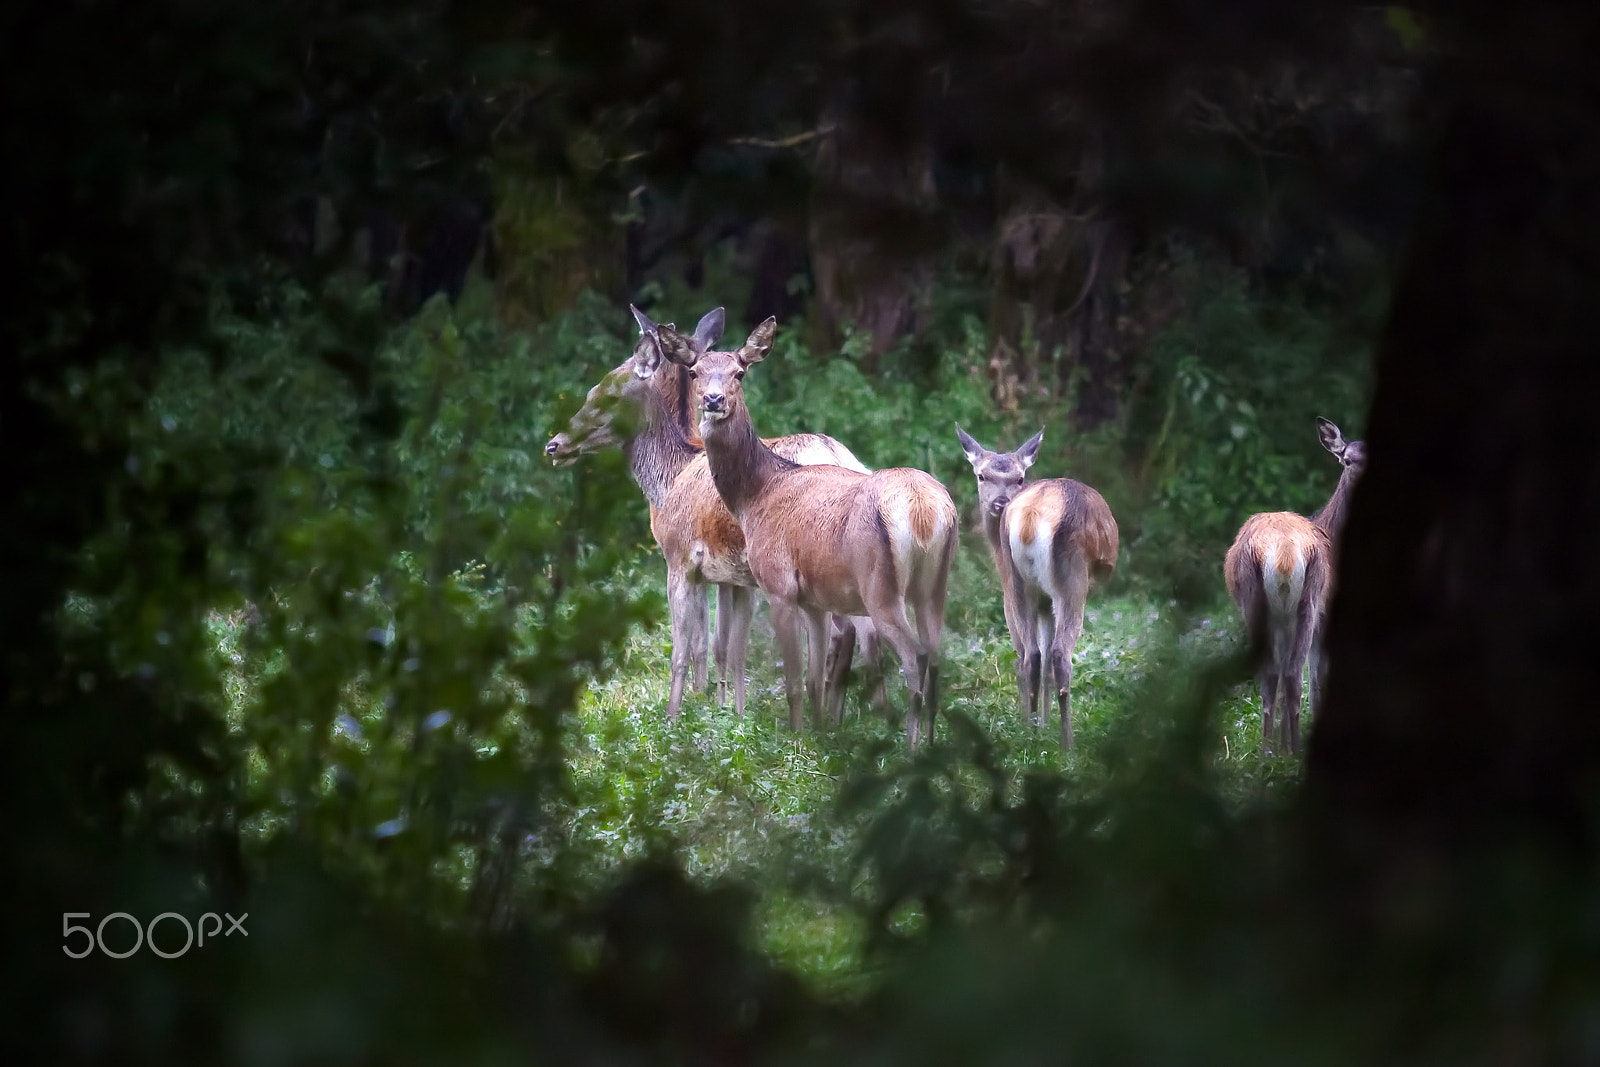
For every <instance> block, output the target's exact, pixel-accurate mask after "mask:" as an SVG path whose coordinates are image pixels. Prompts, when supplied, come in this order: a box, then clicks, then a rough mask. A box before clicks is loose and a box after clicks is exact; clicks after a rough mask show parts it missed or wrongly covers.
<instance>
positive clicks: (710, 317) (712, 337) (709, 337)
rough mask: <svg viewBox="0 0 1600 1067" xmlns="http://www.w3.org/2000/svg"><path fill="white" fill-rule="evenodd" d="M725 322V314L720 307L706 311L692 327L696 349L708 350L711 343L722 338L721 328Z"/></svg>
mask: <svg viewBox="0 0 1600 1067" xmlns="http://www.w3.org/2000/svg"><path fill="white" fill-rule="evenodd" d="M726 322H727V315H726V314H725V313H724V312H723V310H722V309H721V308H712V309H711V310H710V311H708V312H706V313H705V315H704V316H703V317H702V318H701V319H700V321H699V322H698V323H697V324H696V325H695V328H694V347H695V349H696V351H699V352H702V353H703V352H708V351H710V349H711V346H712V345H714V344H716V343H717V342H718V341H720V340H722V328H723V326H724V324H725V323H726Z"/></svg>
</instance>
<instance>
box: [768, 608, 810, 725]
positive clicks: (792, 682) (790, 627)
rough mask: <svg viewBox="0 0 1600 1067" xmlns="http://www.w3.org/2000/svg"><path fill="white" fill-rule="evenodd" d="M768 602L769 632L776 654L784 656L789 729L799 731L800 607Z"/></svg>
mask: <svg viewBox="0 0 1600 1067" xmlns="http://www.w3.org/2000/svg"><path fill="white" fill-rule="evenodd" d="M767 603H768V604H769V605H770V606H771V608H772V632H773V635H774V636H775V637H776V638H777V639H778V653H779V654H780V655H781V656H783V688H784V695H785V696H787V697H788V698H789V729H791V730H793V731H794V732H795V733H799V732H800V722H801V708H802V705H803V703H804V701H805V690H804V684H803V682H802V681H801V664H802V663H803V662H804V660H803V659H802V658H801V656H802V653H801V650H800V609H799V608H798V607H797V606H796V605H794V604H791V603H784V602H783V601H779V600H774V599H772V598H771V597H769V598H768V599H767Z"/></svg>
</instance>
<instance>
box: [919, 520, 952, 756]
mask: <svg viewBox="0 0 1600 1067" xmlns="http://www.w3.org/2000/svg"><path fill="white" fill-rule="evenodd" d="M950 543H951V546H952V549H953V547H954V543H955V542H954V540H953V538H952V540H951V542H950ZM949 577H950V552H946V553H945V554H944V557H943V559H942V561H941V562H940V563H939V564H938V567H937V570H936V571H935V572H934V573H933V574H932V575H927V574H923V575H919V578H920V579H921V580H920V581H919V582H918V586H919V588H918V590H917V600H916V610H917V639H918V641H920V642H921V644H922V647H923V649H924V651H925V653H926V657H927V658H926V662H925V665H924V680H923V706H924V707H925V708H926V709H927V710H926V711H925V712H924V716H923V717H924V718H925V719H926V720H927V736H928V739H929V740H930V741H931V740H933V727H934V723H935V721H936V720H937V719H938V717H939V639H940V637H942V636H943V634H944V603H945V592H946V590H947V588H948V584H947V583H948V581H949Z"/></svg>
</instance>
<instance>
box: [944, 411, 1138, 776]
mask: <svg viewBox="0 0 1600 1067" xmlns="http://www.w3.org/2000/svg"><path fill="white" fill-rule="evenodd" d="M956 436H957V437H958V439H959V440H960V441H961V449H962V451H963V452H965V453H966V456H967V462H968V463H971V464H972V470H973V473H974V474H976V475H977V477H978V506H979V509H980V510H981V511H982V512H983V532H984V535H985V536H986V537H988V539H989V548H990V550H991V551H992V552H993V553H994V559H995V568H996V569H997V570H998V571H999V572H1000V592H1001V598H1002V600H1003V602H1004V604H1005V613H1006V627H1007V629H1009V630H1010V631H1011V646H1012V647H1013V648H1014V649H1016V651H1017V695H1018V699H1019V700H1020V701H1021V703H1022V713H1023V716H1024V717H1025V718H1026V719H1027V721H1028V722H1029V723H1030V724H1034V725H1037V724H1038V722H1039V721H1040V694H1041V693H1042V692H1044V691H1047V690H1048V687H1049V680H1050V677H1051V675H1052V674H1053V675H1054V679H1055V682H1054V684H1055V691H1056V702H1057V704H1058V706H1059V707H1060V710H1061V744H1062V746H1063V747H1066V748H1071V747H1072V652H1073V649H1075V648H1076V647H1077V645H1078V638H1079V636H1080V635H1081V634H1082V633H1083V605H1084V601H1085V600H1086V599H1087V598H1088V595H1089V586H1090V583H1091V581H1092V580H1094V579H1097V578H1098V579H1102V580H1103V579H1105V578H1107V577H1109V576H1110V575H1111V573H1112V571H1113V570H1114V569H1115V568H1116V565H1117V542H1118V535H1117V521H1116V519H1115V518H1113V517H1112V515H1111V509H1110V508H1109V507H1107V506H1106V502H1105V498H1104V497H1102V496H1101V495H1100V494H1099V493H1097V492H1095V490H1093V489H1091V488H1090V487H1089V486H1087V485H1084V484H1083V483H1082V482H1075V481H1073V480H1072V479H1070V478H1052V479H1049V480H1046V481H1042V482H1035V483H1034V484H1032V485H1028V484H1027V481H1028V468H1029V467H1031V466H1033V461H1034V458H1035V457H1036V456H1037V455H1038V454H1039V444H1040V442H1042V441H1043V440H1044V431H1043V430H1040V431H1039V432H1038V433H1036V434H1034V435H1033V436H1032V437H1030V438H1029V439H1028V440H1027V442H1025V443H1024V444H1023V446H1022V447H1021V448H1019V449H1017V450H1016V451H1015V452H990V451H989V450H988V449H986V448H984V447H983V446H982V445H980V444H978V442H977V441H975V440H973V439H972V437H971V436H969V435H968V434H967V433H966V432H965V431H964V430H962V429H961V427H959V426H957V427H956Z"/></svg>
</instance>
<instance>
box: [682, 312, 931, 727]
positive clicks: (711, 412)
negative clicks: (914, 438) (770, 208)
mask: <svg viewBox="0 0 1600 1067" xmlns="http://www.w3.org/2000/svg"><path fill="white" fill-rule="evenodd" d="M776 329H777V320H775V319H771V318H769V319H767V320H766V321H765V322H763V323H762V324H761V325H759V326H757V327H756V328H755V330H754V331H753V332H752V333H751V334H750V337H749V339H748V340H746V341H745V343H744V344H743V345H742V346H741V347H740V348H739V350H738V351H737V352H711V351H708V350H707V349H708V348H709V347H710V346H709V345H706V344H704V343H702V342H701V341H700V339H699V338H698V337H684V336H683V335H682V334H679V333H678V332H676V331H675V330H670V329H667V328H662V330H661V331H660V336H661V348H662V352H663V354H664V355H665V356H666V357H667V358H668V359H669V360H671V361H673V362H674V363H678V364H681V365H682V366H685V367H688V368H689V372H690V374H691V375H693V376H694V378H695V379H696V383H697V385H698V386H699V389H700V408H701V420H700V436H701V437H702V438H703V439H704V441H705V447H706V458H707V459H708V460H709V461H710V464H711V476H712V479H713V480H714V481H715V483H716V487H717V492H718V493H719V494H720V495H721V496H722V500H723V502H724V503H725V504H727V505H728V510H729V511H731V512H733V514H734V516H735V517H736V518H737V519H738V520H739V525H740V527H741V528H742V529H743V530H744V537H745V544H746V546H747V547H748V549H749V554H750V570H751V572H752V573H753V574H754V575H755V578H756V582H757V583H758V584H759V585H760V586H761V591H762V592H764V593H766V595H767V602H768V603H769V604H770V605H771V606H772V624H773V629H774V630H775V631H777V636H778V644H779V647H780V648H781V650H782V653H783V674H784V684H785V687H786V689H787V693H788V699H789V726H790V728H791V729H794V730H798V729H800V719H801V703H802V700H803V695H802V691H801V684H800V670H801V666H800V665H801V658H800V657H801V652H800V624H801V621H802V620H803V621H804V622H805V625H806V632H807V634H808V636H809V639H810V640H809V645H810V654H811V663H810V670H809V672H808V675H807V679H806V685H805V690H806V693H807V694H809V697H810V701H811V709H812V715H813V717H814V720H815V721H816V722H817V723H818V724H819V725H820V723H821V720H822V716H823V713H824V704H825V699H826V693H825V690H824V684H823V635H824V624H823V618H824V615H825V613H828V612H833V613H835V614H839V615H863V614H864V615H867V616H869V617H870V618H871V619H872V622H873V625H874V626H875V627H876V629H877V632H878V636H879V637H880V638H881V639H882V640H884V641H886V642H888V644H889V645H890V646H891V647H893V649H894V650H895V654H896V655H897V656H899V658H900V668H901V673H902V674H903V675H904V676H905V679H906V684H907V686H908V687H909V688H910V691H911V701H910V709H909V711H908V713H907V717H906V740H907V742H908V743H909V744H911V745H913V746H914V745H916V744H917V743H918V741H919V740H920V739H921V738H923V737H930V738H931V737H932V734H933V723H934V717H935V715H936V714H937V710H938V678H939V635H940V631H941V630H942V629H943V628H944V605H945V592H946V585H947V583H948V581H949V576H950V561H951V557H952V556H953V554H954V552H955V547H956V522H957V519H956V508H955V504H954V503H953V502H952V501H951V500H950V494H949V493H948V492H946V490H945V488H944V486H942V485H940V484H939V483H938V481H936V480H935V479H934V477H933V476H932V475H931V474H927V473H926V472H924V471H919V470H911V469H909V468H894V469H890V470H881V471H878V472H876V473H873V474H862V473H861V472H859V471H853V470H846V469H845V468H843V467H828V466H813V467H802V466H798V465H796V464H794V463H791V462H789V461H788V460H786V459H784V458H783V457H781V456H779V455H777V454H776V453H775V452H774V451H773V450H772V449H770V448H768V447H767V446H766V445H764V444H762V443H761V440H760V438H758V437H757V436H756V431H755V427H754V425H752V423H751V420H750V410H749V408H748V407H746V406H745V399H744V386H743V384H742V381H743V378H744V375H745V371H746V370H748V369H749V367H750V365H751V364H753V363H755V362H757V361H759V360H761V359H763V358H764V357H765V356H766V354H767V352H768V351H769V350H770V349H771V347H772V338H773V334H774V332H775V331H776ZM908 608H909V609H910V610H911V611H912V612H914V613H915V615H916V626H917V628H916V630H915V631H913V630H912V628H911V623H910V620H909V618H908V615H907V609H908Z"/></svg>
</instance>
